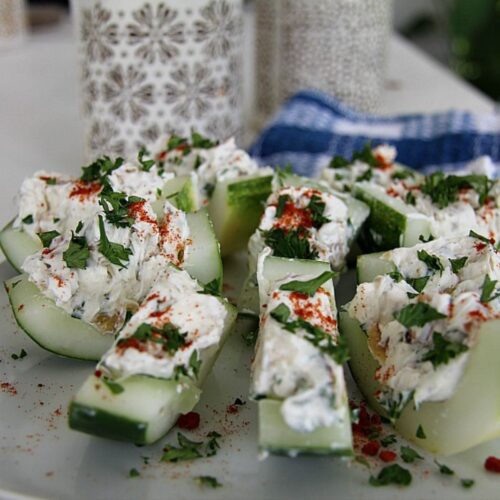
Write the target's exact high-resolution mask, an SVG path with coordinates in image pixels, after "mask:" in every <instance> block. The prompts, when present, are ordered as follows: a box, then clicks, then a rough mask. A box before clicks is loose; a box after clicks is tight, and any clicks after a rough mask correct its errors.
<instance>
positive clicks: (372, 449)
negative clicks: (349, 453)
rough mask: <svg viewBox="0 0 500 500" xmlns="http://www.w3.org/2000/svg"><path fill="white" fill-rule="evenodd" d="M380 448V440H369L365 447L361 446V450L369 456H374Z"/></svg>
mask: <svg viewBox="0 0 500 500" xmlns="http://www.w3.org/2000/svg"><path fill="white" fill-rule="evenodd" d="M378 450H380V443H379V442H378V441H368V443H366V444H365V445H364V446H363V448H361V452H362V453H363V454H365V455H368V456H369V457H374V456H375V455H376V454H377V453H378Z"/></svg>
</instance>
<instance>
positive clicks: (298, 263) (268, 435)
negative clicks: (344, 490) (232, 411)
mask: <svg viewBox="0 0 500 500" xmlns="http://www.w3.org/2000/svg"><path fill="white" fill-rule="evenodd" d="M329 270H330V266H329V265H328V263H326V262H320V261H310V260H294V259H284V258H280V257H267V258H266V259H265V261H264V265H263V270H262V277H259V287H260V289H259V294H260V297H261V300H262V301H265V300H266V295H268V294H270V293H272V291H273V290H274V289H275V287H274V283H276V282H277V281H279V280H283V279H286V278H287V277H289V276H290V275H293V276H294V278H293V279H295V280H299V281H300V280H301V278H300V276H307V277H308V279H310V277H311V275H313V276H314V275H316V276H319V275H320V274H321V273H323V272H325V271H329ZM322 287H323V288H326V289H327V290H328V291H329V292H330V305H331V307H332V310H333V312H334V316H336V312H337V309H336V305H335V292H334V288H333V282H332V280H329V281H327V282H325V283H323V285H322ZM259 348H260V346H259V341H258V342H257V353H256V359H258V358H259V354H258V353H259ZM261 396H262V395H259V397H261ZM282 404H283V402H282V401H280V400H276V399H270V398H266V399H259V402H258V405H259V448H260V450H261V451H263V452H264V453H275V454H285V455H289V456H297V455H299V454H324V455H352V432H351V423H350V412H349V405H348V400H347V395H346V393H345V396H344V398H343V400H342V401H341V403H340V414H339V419H338V420H337V421H336V422H335V423H334V424H332V425H330V426H328V427H319V428H316V429H315V430H314V431H312V432H299V431H297V430H295V429H292V428H290V427H289V426H288V425H287V423H286V422H285V420H284V418H283V416H282V414H281V406H282Z"/></svg>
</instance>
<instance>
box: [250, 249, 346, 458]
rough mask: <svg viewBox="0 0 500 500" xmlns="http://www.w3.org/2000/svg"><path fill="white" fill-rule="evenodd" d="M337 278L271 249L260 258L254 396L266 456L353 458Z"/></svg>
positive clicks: (313, 263) (317, 264)
mask: <svg viewBox="0 0 500 500" xmlns="http://www.w3.org/2000/svg"><path fill="white" fill-rule="evenodd" d="M267 253H268V252H267ZM332 274H333V273H331V272H330V267H329V265H328V263H325V262H318V261H308V260H293V259H284V258H278V257H270V256H267V255H266V252H264V254H263V255H262V257H261V258H260V259H259V271H258V276H259V295H260V303H261V318H260V326H261V328H260V332H259V336H258V340H257V345H256V354H255V359H254V362H253V366H252V384H251V395H252V397H253V398H254V399H255V400H257V401H258V407H259V411H258V415H259V449H260V450H261V452H262V453H263V454H264V456H265V455H267V454H269V453H272V454H283V455H288V456H292V457H294V456H297V455H299V454H319V455H337V456H350V455H352V435H351V424H350V412H349V405H348V400H347V393H346V389H345V381H344V375H343V369H342V363H343V361H344V360H345V354H346V352H345V349H344V348H343V346H342V342H340V341H339V337H338V331H337V328H336V324H337V321H336V306H335V295H334V289H333V285H332V280H331V278H332Z"/></svg>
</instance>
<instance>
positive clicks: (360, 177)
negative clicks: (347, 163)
mask: <svg viewBox="0 0 500 500" xmlns="http://www.w3.org/2000/svg"><path fill="white" fill-rule="evenodd" d="M372 177H373V169H372V168H368V170H366V171H365V172H363V173H362V174H361V175H358V176H357V177H356V182H362V181H369V180H371V178H372Z"/></svg>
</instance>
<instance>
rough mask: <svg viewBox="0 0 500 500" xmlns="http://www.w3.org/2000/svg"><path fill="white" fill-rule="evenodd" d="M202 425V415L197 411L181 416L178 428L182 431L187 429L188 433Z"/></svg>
mask: <svg viewBox="0 0 500 500" xmlns="http://www.w3.org/2000/svg"><path fill="white" fill-rule="evenodd" d="M199 425H200V414H199V413H196V412H195V411H190V412H189V413H186V414H184V415H181V416H180V417H179V418H178V419H177V427H180V428H181V429H186V430H188V431H190V430H193V429H196V428H197V427H198V426H199Z"/></svg>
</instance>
